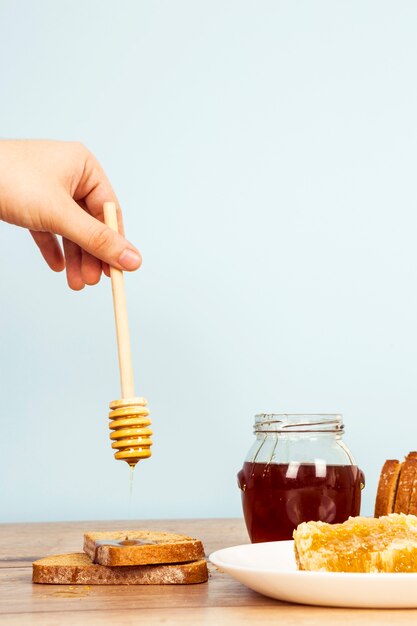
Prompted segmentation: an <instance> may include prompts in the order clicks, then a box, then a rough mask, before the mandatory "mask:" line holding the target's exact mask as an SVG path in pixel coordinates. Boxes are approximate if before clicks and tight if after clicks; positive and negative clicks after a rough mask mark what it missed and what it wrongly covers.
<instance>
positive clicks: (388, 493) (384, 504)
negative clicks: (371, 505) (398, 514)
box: [374, 459, 408, 517]
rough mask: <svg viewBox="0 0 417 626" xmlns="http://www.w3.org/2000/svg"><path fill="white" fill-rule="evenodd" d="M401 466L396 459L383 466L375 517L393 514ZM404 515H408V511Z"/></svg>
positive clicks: (386, 462)
mask: <svg viewBox="0 0 417 626" xmlns="http://www.w3.org/2000/svg"><path fill="white" fill-rule="evenodd" d="M401 465H402V464H401V463H400V462H399V461H397V460H396V459H391V460H388V461H385V463H384V465H383V466H382V470H381V475H380V477H379V483H378V490H377V494H376V501H375V513H374V515H375V517H380V516H381V515H388V513H393V511H394V502H395V496H396V494H397V488H398V480H399V478H400V472H401ZM404 513H408V511H404Z"/></svg>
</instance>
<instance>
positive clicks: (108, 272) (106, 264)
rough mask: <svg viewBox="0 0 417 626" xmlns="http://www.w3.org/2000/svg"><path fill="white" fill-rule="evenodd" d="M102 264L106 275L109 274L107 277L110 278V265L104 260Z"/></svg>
mask: <svg viewBox="0 0 417 626" xmlns="http://www.w3.org/2000/svg"><path fill="white" fill-rule="evenodd" d="M101 266H102V269H103V274H104V275H105V276H107V278H110V266H109V264H108V263H105V262H104V261H102V262H101Z"/></svg>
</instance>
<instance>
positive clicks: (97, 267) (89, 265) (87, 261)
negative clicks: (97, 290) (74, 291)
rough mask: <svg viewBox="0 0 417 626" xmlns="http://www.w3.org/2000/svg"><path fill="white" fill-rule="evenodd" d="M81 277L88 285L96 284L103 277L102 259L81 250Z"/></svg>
mask: <svg viewBox="0 0 417 626" xmlns="http://www.w3.org/2000/svg"><path fill="white" fill-rule="evenodd" d="M81 277H82V279H83V281H84V282H85V284H86V285H96V284H97V283H98V282H99V280H100V278H101V261H100V259H97V258H96V257H95V256H93V255H91V254H90V253H89V252H85V250H82V251H81Z"/></svg>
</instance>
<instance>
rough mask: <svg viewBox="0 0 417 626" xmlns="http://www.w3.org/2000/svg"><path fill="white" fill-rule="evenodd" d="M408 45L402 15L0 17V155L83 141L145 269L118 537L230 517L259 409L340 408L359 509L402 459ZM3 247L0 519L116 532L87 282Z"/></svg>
mask: <svg viewBox="0 0 417 626" xmlns="http://www.w3.org/2000/svg"><path fill="white" fill-rule="evenodd" d="M416 25H417V5H416V4H415V3H414V2H411V1H410V2H406V1H404V2H401V3H400V4H397V3H392V2H384V1H366V0H365V1H364V0H360V1H359V0H358V1H352V2H349V3H346V2H339V1H336V2H335V1H334V0H331V1H330V0H329V1H316V2H310V1H308V0H305V1H301V0H299V1H297V2H293V1H288V2H283V1H270V2H269V1H266V0H264V1H262V2H254V1H253V2H247V1H246V2H245V1H242V0H236V1H232V0H230V1H224V0H210V1H207V2H205V1H198V2H196V1H194V0H189V1H186V0H176V1H175V2H169V1H165V2H162V1H150V0H148V1H141V2H134V1H133V0H130V1H128V0H120V1H119V2H117V3H116V2H111V1H109V0H96V1H92V0H87V1H85V0H71V1H67V0H60V2H56V1H53V0H49V1H48V0H38V1H37V2H31V1H30V0H26V1H24V0H14V1H12V0H8V1H4V0H0V89H1V97H0V120H1V135H2V136H3V137H8V138H9V137H37V138H43V137H44V138H62V139H77V140H81V141H82V142H84V143H85V144H86V145H87V146H88V147H89V148H90V149H91V150H92V151H93V152H94V153H95V154H96V155H97V157H98V158H99V160H100V161H101V162H102V164H103V166H104V168H105V169H106V171H107V173H108V175H109V177H110V178H111V180H112V182H113V185H114V187H115V189H116V191H117V192H118V195H119V198H120V200H121V203H122V206H123V207H124V212H125V225H126V232H127V236H128V238H129V239H131V240H132V241H133V242H134V243H136V244H137V245H138V247H139V248H140V249H141V251H142V254H143V258H144V263H143V268H142V269H141V270H140V272H139V273H137V274H134V275H129V276H127V277H126V289H127V298H128V305H129V315H130V323H131V335H132V342H133V356H134V366H135V379H136V385H137V391H138V393H139V394H142V395H145V396H146V397H147V398H148V400H149V405H150V409H151V417H152V419H153V427H154V431H155V435H154V456H153V457H152V459H151V460H149V461H145V462H142V463H140V464H139V467H138V470H137V472H136V476H135V491H134V498H133V504H132V515H133V516H134V517H137V518H142V517H148V518H149V517H199V516H236V515H240V512H241V509H240V497H239V492H238V489H237V486H236V478H235V475H236V471H237V470H238V469H239V467H240V465H241V463H242V460H243V457H244V456H245V454H246V451H247V449H248V448H249V446H250V445H251V443H252V422H253V415H254V414H255V413H256V412H259V411H282V412H303V411H313V412H320V411H324V412H334V411H339V412H342V413H343V414H344V417H345V423H346V427H347V432H346V438H345V439H346V442H347V443H348V445H349V446H350V447H351V449H352V451H353V453H354V455H355V456H356V459H357V461H358V463H359V464H360V465H361V466H362V468H363V469H364V470H365V472H366V475H367V489H366V491H365V492H364V507H363V511H364V513H365V514H370V513H371V512H372V509H373V502H374V496H375V489H376V483H377V479H378V474H379V471H380V468H381V465H382V463H383V461H384V460H385V459H386V458H395V457H397V458H399V457H401V456H402V455H403V454H405V453H407V452H408V451H409V450H410V449H416V448H417V420H416V418H417V393H416V382H415V381H416V377H417V362H416V355H417V332H416V324H417V276H416V275H417V269H416V268H417V249H416V228H417V212H416V204H417V201H416V182H415V181H416V173H417V136H416V135H417V125H416V112H417V81H416V59H417V39H416V37H415V30H416ZM0 175H1V173H0ZM0 244H1V245H0V289H1V304H0V371H1V378H0V389H1V402H0V405H1V406H0V419H1V437H0V469H1V478H0V502H1V503H2V505H1V513H0V519H1V521H28V520H62V519H68V520H70V519H82V518H86V519H100V518H103V519H105V518H109V519H111V518H113V519H114V518H124V517H126V516H127V508H128V504H127V503H128V487H129V471H128V467H127V465H125V464H123V463H119V462H116V461H114V460H113V457H112V452H111V450H110V443H109V441H108V426H107V423H108V422H107V405H108V402H109V401H110V400H112V399H115V398H118V397H119V396H120V391H119V380H118V370H117V356H116V345H115V334H114V325H113V317H112V316H113V311H112V303H111V291H110V283H109V282H108V281H107V280H106V281H104V282H103V283H102V284H100V285H99V286H98V287H94V288H86V289H85V290H84V291H83V292H81V293H74V292H70V290H69V289H68V288H67V286H66V284H65V278H64V276H63V275H57V274H53V273H52V272H50V270H49V269H48V268H47V266H46V265H45V264H44V262H43V260H42V258H41V257H40V255H39V253H38V251H37V249H36V248H35V246H34V245H33V243H32V241H31V238H30V236H29V235H28V234H27V233H26V232H25V231H23V230H20V229H17V228H13V227H11V226H8V225H5V224H0Z"/></svg>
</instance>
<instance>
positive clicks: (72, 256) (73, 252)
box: [62, 209, 85, 291]
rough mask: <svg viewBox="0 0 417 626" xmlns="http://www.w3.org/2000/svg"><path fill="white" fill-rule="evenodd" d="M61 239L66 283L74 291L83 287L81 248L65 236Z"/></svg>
mask: <svg viewBox="0 0 417 626" xmlns="http://www.w3.org/2000/svg"><path fill="white" fill-rule="evenodd" d="M80 210H82V209H80ZM62 241H63V244H64V253H65V259H66V267H67V282H68V285H69V286H70V287H71V289H74V291H80V290H81V289H84V287H85V283H84V281H83V279H82V276H81V250H80V248H79V246H77V244H75V243H74V242H73V241H70V240H69V239H67V238H66V237H64V238H63V240H62Z"/></svg>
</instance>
